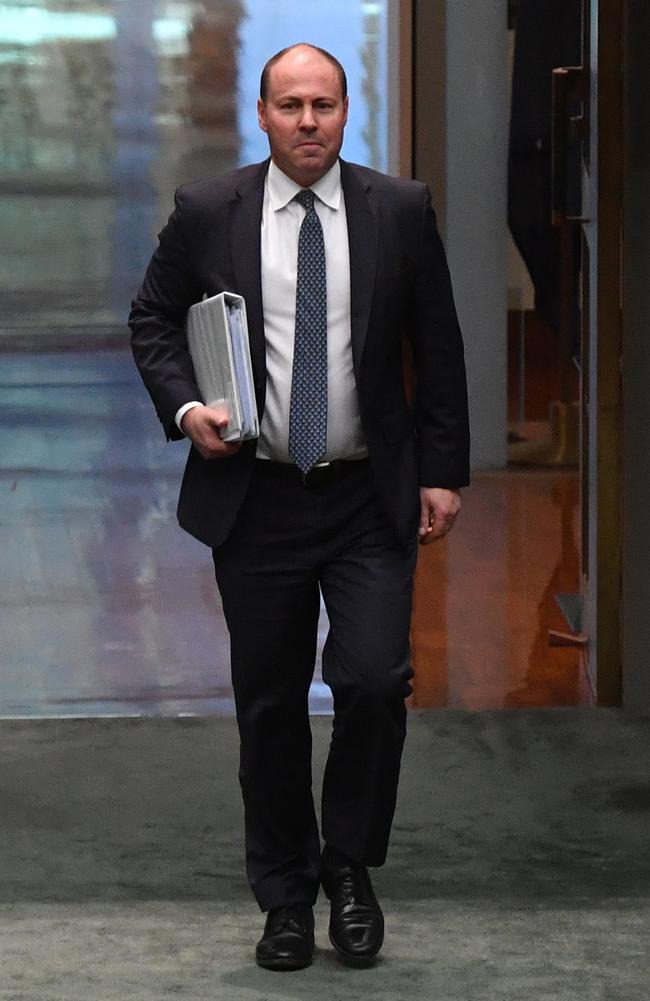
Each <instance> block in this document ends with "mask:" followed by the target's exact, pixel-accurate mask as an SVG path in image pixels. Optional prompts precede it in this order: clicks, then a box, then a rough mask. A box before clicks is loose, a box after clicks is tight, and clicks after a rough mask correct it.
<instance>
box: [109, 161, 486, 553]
mask: <svg viewBox="0 0 650 1001" xmlns="http://www.w3.org/2000/svg"><path fill="white" fill-rule="evenodd" d="M267 165H268V161H267V162H264V163H259V164H254V165H252V166H249V167H243V168H241V169H239V170H235V171H233V172H231V173H229V174H226V175H225V176H223V177H220V178H210V179H208V180H205V181H198V182H195V183H192V184H188V185H185V186H183V187H181V188H180V189H179V190H178V191H177V193H176V207H175V210H174V212H173V213H172V215H171V216H170V218H169V221H168V222H167V225H166V226H165V227H164V229H163V230H162V232H161V233H160V235H159V246H158V249H157V250H156V252H155V253H154V255H153V258H152V260H151V262H150V264H149V267H148V269H147V273H146V275H145V278H144V281H143V284H142V286H141V288H140V290H139V292H138V294H137V297H136V299H135V300H134V302H133V308H132V311H131V315H130V318H129V325H130V327H131V331H132V347H133V353H134V356H135V359H136V362H137V365H138V368H139V369H140V373H141V375H142V378H143V379H144V382H145V385H146V386H147V389H148V390H149V393H150V394H151V397H152V399H153V402H154V404H155V407H156V410H157V413H158V416H159V418H160V420H161V422H162V424H163V427H164V428H165V431H166V434H167V436H168V438H179V437H181V434H180V432H179V431H178V428H177V427H176V424H175V422H174V415H175V414H176V412H177V410H178V409H179V407H181V406H182V405H183V404H184V403H187V402H188V401H189V400H195V399H201V397H200V395H199V390H198V387H197V385H196V380H195V377H194V371H193V368H192V362H191V359H190V356H189V354H188V351H187V342H186V337H185V333H184V321H185V315H186V312H187V310H188V308H189V306H190V305H191V304H192V303H194V302H198V301H199V300H200V299H201V297H202V295H203V294H204V293H206V292H207V293H208V295H216V294H217V293H219V292H222V291H231V292H237V293H239V294H240V295H243V296H244V298H245V300H246V311H247V316H248V325H249V333H250V345H251V354H252V360H253V370H254V378H255V388H256V395H257V404H258V408H259V413H260V416H261V415H262V413H263V411H264V393H265V383H266V361H265V339H264V318H263V314H262V291H261V265H260V223H261V216H262V200H263V192H264V177H265V174H266V169H267ZM341 182H342V186H343V192H344V196H345V209H346V215H347V224H348V238H349V244H350V282H351V307H350V311H351V326H352V353H353V361H354V371H355V376H356V381H357V391H358V398H359V410H360V414H361V423H362V426H363V430H364V432H365V436H366V440H367V444H368V451H369V456H370V463H371V467H372V470H373V473H374V476H375V479H376V481H377V487H378V490H379V493H380V496H381V498H382V502H383V505H384V508H385V510H386V512H387V514H388V516H389V517H390V519H391V521H392V523H393V525H394V528H395V531H396V534H397V536H398V537H399V538H400V539H401V540H402V541H403V542H404V543H407V542H408V541H409V540H412V539H413V538H414V537H415V535H416V532H417V524H418V516H419V493H418V487H419V485H423V486H437V487H459V486H463V485H464V484H466V483H467V482H468V479H469V472H468V454H469V434H468V418H467V392H466V383H465V367H464V361H463V345H462V338H461V334H460V329H459V326H458V320H457V317H456V311H455V308H454V302H453V296H452V291H451V284H450V281H449V273H448V269H447V264H446V260H445V255H444V251H443V248H442V244H441V242H440V239H439V236H438V233H437V230H436V226H435V217H434V214H433V210H432V208H431V201H430V196H429V191H428V189H427V188H426V186H425V185H424V184H421V183H419V182H417V181H409V180H403V179H398V178H393V177H387V176H386V175H384V174H380V173H377V172H376V171H373V170H370V169H368V168H366V167H360V166H357V165H355V164H350V163H346V162H344V161H341ZM404 337H407V338H408V339H409V340H410V341H411V344H412V349H413V350H412V354H413V366H414V374H415V388H414V398H413V405H412V406H411V405H410V404H409V403H408V402H407V397H406V393H405V388H404V378H403V364H402V346H403V338H404ZM255 448H256V444H255V442H247V443H245V444H244V445H243V446H242V448H241V450H240V451H239V452H238V453H237V454H236V455H234V456H232V457H229V458H227V459H217V460H212V461H209V462H208V461H206V460H204V459H203V458H202V457H201V456H200V455H199V453H198V452H197V451H196V449H194V448H191V450H190V453H189V457H188V461H187V466H186V468H185V474H184V477H183V483H182V487H181V494H180V500H179V505H178V517H179V522H180V524H181V526H182V527H183V528H185V529H186V530H187V531H188V532H189V533H190V534H191V535H194V536H195V537H196V538H197V539H200V540H201V541H202V542H205V543H206V544H207V545H209V546H218V545H220V544H221V543H222V542H223V541H224V540H225V539H226V537H227V535H228V533H229V531H230V529H231V527H232V525H233V522H234V520H235V517H236V515H237V511H238V510H239V507H240V505H241V503H242V500H243V498H244V496H245V494H246V490H247V487H248V484H249V481H250V476H251V472H252V468H253V460H254V456H255Z"/></svg>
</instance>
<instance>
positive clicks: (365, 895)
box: [321, 855, 384, 966]
mask: <svg viewBox="0 0 650 1001" xmlns="http://www.w3.org/2000/svg"><path fill="white" fill-rule="evenodd" d="M321 882H322V884H323V889H324V890H325V893H326V894H327V897H328V899H329V901H330V905H331V911H330V927H329V937H330V942H331V943H332V945H333V946H334V948H335V949H336V951H337V952H338V953H339V955H340V956H342V957H343V959H345V960H346V961H347V962H348V963H350V964H351V965H354V966H369V965H370V964H371V963H372V962H373V960H374V958H375V956H376V955H377V953H378V952H379V950H380V949H381V946H382V943H383V941H384V915H383V914H382V913H381V907H380V906H379V904H378V902H377V898H376V897H375V894H374V892H373V889H372V883H371V882H370V876H369V875H368V870H367V869H366V867H365V865H356V864H354V863H349V864H346V865H334V864H332V863H331V862H328V861H327V857H326V856H325V855H324V856H323V869H322V873H321Z"/></svg>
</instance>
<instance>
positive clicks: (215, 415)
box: [181, 406, 241, 459]
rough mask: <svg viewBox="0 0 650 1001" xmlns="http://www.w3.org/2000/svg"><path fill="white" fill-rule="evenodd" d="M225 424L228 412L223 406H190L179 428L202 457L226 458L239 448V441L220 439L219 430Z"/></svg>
mask: <svg viewBox="0 0 650 1001" xmlns="http://www.w3.org/2000/svg"><path fill="white" fill-rule="evenodd" d="M227 424H228V412H227V410H226V408H225V406H224V407H217V406H214V407H192V409H191V410H188V411H187V413H185V414H183V419H182V420H181V429H182V431H183V432H184V434H186V435H187V437H188V438H190V439H191V441H192V443H193V444H194V445H195V447H196V449H197V450H198V452H199V453H200V454H201V455H202V456H203V458H204V459H226V458H228V456H229V455H235V454H236V453H237V452H238V451H239V449H240V448H241V442H238V441H233V442H228V441H223V440H222V438H221V435H220V434H219V431H220V430H221V429H222V428H225V427H226V426H227Z"/></svg>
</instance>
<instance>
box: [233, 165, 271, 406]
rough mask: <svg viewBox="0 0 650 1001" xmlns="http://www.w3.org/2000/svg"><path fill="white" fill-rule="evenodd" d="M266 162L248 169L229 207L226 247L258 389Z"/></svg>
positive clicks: (262, 354) (262, 359) (262, 369)
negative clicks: (242, 304) (243, 306)
mask: <svg viewBox="0 0 650 1001" xmlns="http://www.w3.org/2000/svg"><path fill="white" fill-rule="evenodd" d="M267 166H268V160H267V161H264V163H259V164H255V165H254V166H253V167H251V168H248V169H247V170H246V172H245V174H244V175H243V176H242V179H241V181H240V183H239V185H238V187H237V191H236V194H235V198H234V200H233V201H232V203H231V205H230V247H231V255H232V266H233V272H234V275H235V283H236V287H235V289H234V291H236V292H237V293H239V295H243V297H244V299H245V300H246V319H247V321H248V334H249V340H250V349H251V360H252V363H253V371H254V373H255V383H256V386H257V387H258V389H263V387H264V384H265V382H266V345H265V340H264V315H263V312H262V261H261V250H260V231H261V221H262V203H263V199H264V178H265V176H266V170H267Z"/></svg>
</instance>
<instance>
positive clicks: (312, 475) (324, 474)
mask: <svg viewBox="0 0 650 1001" xmlns="http://www.w3.org/2000/svg"><path fill="white" fill-rule="evenodd" d="M332 471H333V470H332V463H331V462H319V463H318V464H317V465H316V466H312V467H311V469H308V470H307V472H306V473H303V474H302V482H303V485H304V486H306V487H317V486H318V485H319V484H320V483H328V482H329V481H330V479H331V478H332V476H331V474H332Z"/></svg>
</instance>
